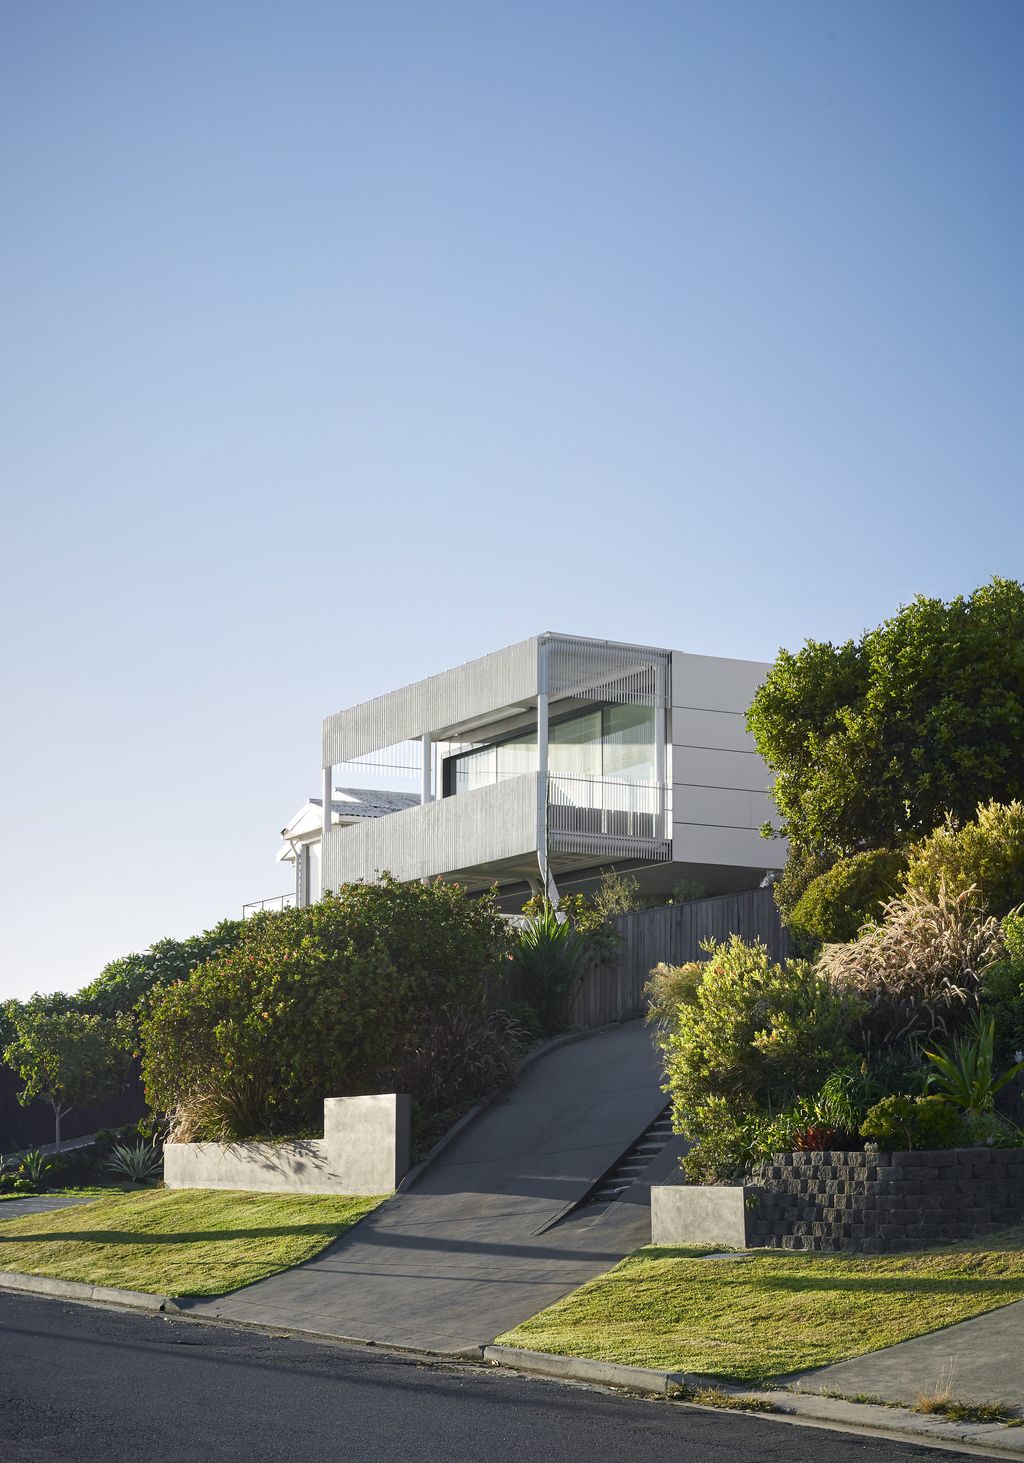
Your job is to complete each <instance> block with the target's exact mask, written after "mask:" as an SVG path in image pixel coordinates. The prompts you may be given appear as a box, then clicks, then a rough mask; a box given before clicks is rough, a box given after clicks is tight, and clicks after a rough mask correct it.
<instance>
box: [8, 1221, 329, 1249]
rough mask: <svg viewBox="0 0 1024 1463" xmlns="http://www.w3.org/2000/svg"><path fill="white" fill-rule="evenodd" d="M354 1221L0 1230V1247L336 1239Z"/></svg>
mask: <svg viewBox="0 0 1024 1463" xmlns="http://www.w3.org/2000/svg"><path fill="white" fill-rule="evenodd" d="M355 1222H356V1221H355V1220H351V1221H346V1222H345V1223H344V1224H285V1225H279V1226H278V1225H274V1226H269V1225H268V1226H267V1227H266V1228H263V1229H208V1230H202V1229H192V1230H186V1229H181V1230H174V1231H173V1232H171V1233H166V1232H163V1231H157V1232H155V1233H152V1234H146V1233H145V1232H143V1233H135V1232H133V1231H131V1230H125V1229H60V1230H52V1229H51V1230H44V1231H43V1232H42V1233H39V1234H4V1233H2V1231H0V1250H2V1249H3V1247H4V1245H39V1244H47V1243H53V1244H63V1243H64V1242H65V1241H66V1240H80V1241H81V1242H82V1243H83V1244H100V1245H192V1244H199V1243H202V1242H205V1241H209V1240H239V1239H257V1240H258V1239H288V1238H295V1239H303V1238H307V1237H312V1238H316V1239H337V1238H339V1237H340V1236H341V1235H343V1234H345V1233H346V1232H347V1231H348V1230H349V1229H351V1228H352V1225H353V1224H354V1223H355Z"/></svg>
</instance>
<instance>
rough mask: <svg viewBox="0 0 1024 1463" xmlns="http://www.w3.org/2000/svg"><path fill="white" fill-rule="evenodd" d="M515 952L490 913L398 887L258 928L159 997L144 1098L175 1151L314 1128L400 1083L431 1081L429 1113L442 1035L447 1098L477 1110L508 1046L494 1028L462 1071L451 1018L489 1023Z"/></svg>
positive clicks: (444, 890) (448, 890)
mask: <svg viewBox="0 0 1024 1463" xmlns="http://www.w3.org/2000/svg"><path fill="white" fill-rule="evenodd" d="M508 938H509V937H508V932H507V926H506V924H505V922H504V921H503V920H502V919H501V917H500V915H499V914H498V913H497V912H496V910H495V907H494V904H493V902H492V901H491V900H490V899H489V898H486V897H485V898H482V899H469V898H468V897H467V896H466V895H465V893H464V892H463V891H462V890H461V889H460V888H458V887H457V886H455V885H451V884H444V883H442V882H440V881H438V882H435V883H432V884H429V885H423V884H400V883H398V882H397V881H396V880H394V879H391V878H390V877H388V876H384V877H383V878H382V879H381V880H380V882H379V883H374V884H350V885H346V886H344V887H343V888H342V889H341V890H340V891H339V892H338V894H336V895H331V894H328V895H327V896H325V898H324V899H323V900H322V901H321V902H320V903H319V904H314V905H310V906H308V907H306V908H302V909H286V910H281V911H279V912H275V913H265V914H260V915H257V916H255V917H254V918H253V919H251V920H248V921H246V923H245V926H244V928H243V929H242V931H241V934H240V936H239V939H238V942H237V944H236V945H235V946H234V948H233V949H231V950H229V951H227V952H225V953H224V954H222V955H219V956H216V957H214V958H213V959H211V960H208V961H206V962H205V963H204V964H202V965H200V966H199V967H198V968H197V969H196V970H195V971H194V972H193V973H192V975H191V976H190V977H189V978H188V979H187V980H184V981H179V982H177V983H176V984H174V985H170V986H167V987H165V988H164V989H162V990H160V991H158V992H157V993H156V994H155V995H154V997H153V1001H152V1005H151V1007H150V1009H149V1012H148V1014H147V1015H146V1017H145V1019H144V1021H143V1026H142V1040H143V1047H144V1061H143V1076H144V1079H145V1083H146V1094H147V1098H148V1100H149V1101H150V1103H151V1104H152V1105H153V1106H154V1107H156V1108H158V1109H159V1110H161V1111H164V1112H166V1113H168V1114H169V1116H170V1118H171V1124H172V1129H171V1136H172V1137H173V1138H174V1139H176V1140H178V1141H185V1140H188V1139H197V1138H219V1139H229V1138H245V1137H250V1136H252V1135H253V1134H256V1133H267V1132H275V1131H276V1132H285V1131H299V1130H302V1129H303V1128H306V1129H308V1128H310V1127H313V1128H316V1127H318V1126H319V1124H320V1122H321V1120H322V1113H323V1099H324V1097H326V1096H332V1097H343V1096H347V1095H351V1094H355V1093H363V1092H365V1093H371V1092H380V1091H394V1090H396V1083H397V1081H398V1079H399V1076H401V1077H403V1078H406V1077H407V1078H409V1079H411V1081H415V1080H419V1078H417V1073H418V1074H420V1077H421V1078H422V1085H423V1086H424V1089H425V1090H424V1093H423V1094H422V1095H423V1097H424V1098H425V1099H426V1100H427V1101H428V1102H429V1101H430V1100H432V1099H431V1097H430V1094H429V1092H427V1091H426V1088H427V1087H428V1086H429V1084H430V1081H431V1080H432V1079H431V1077H430V1072H431V1061H430V1054H429V1052H425V1051H424V1041H427V1042H429V1040H430V1039H431V1033H433V1035H434V1037H436V1040H437V1042H438V1043H440V1045H441V1046H443V1047H444V1066H445V1070H446V1071H447V1072H448V1073H450V1090H449V1092H448V1093H447V1094H446V1095H447V1097H448V1098H449V1099H450V1101H452V1102H455V1101H458V1100H459V1099H460V1098H461V1097H462V1096H463V1095H466V1096H468V1098H469V1100H472V1099H473V1098H474V1097H476V1096H479V1095H482V1094H481V1093H480V1092H479V1091H478V1090H474V1089H475V1088H476V1087H478V1086H479V1082H480V1080H484V1081H489V1080H490V1078H491V1075H492V1074H493V1071H494V1070H495V1065H496V1066H497V1067H498V1068H500V1067H501V1065H502V1059H501V1057H500V1055H499V1056H496V1055H495V1051H494V1046H495V1042H497V1043H498V1044H499V1045H500V1044H501V1041H502V1040H504V1041H505V1042H506V1043H507V1042H508V1041H510V1040H511V1033H509V1032H507V1031H506V1032H505V1034H504V1036H501V1035H500V1034H499V1033H497V1032H496V1030H495V1029H493V1028H492V1029H491V1030H490V1032H489V1033H488V1034H487V1035H485V1036H482V1037H480V1039H479V1040H477V1042H476V1050H477V1051H478V1052H479V1053H480V1054H481V1055H480V1060H475V1061H474V1062H467V1063H465V1064H463V1065H462V1066H459V1065H457V1064H452V1063H451V1062H450V1060H449V1058H448V1052H449V1049H450V1047H451V1028H452V1021H453V1019H454V1018H453V1015H452V1013H454V1012H458V1013H461V1014H462V1015H463V1016H464V1017H472V1018H474V1019H476V1020H478V1021H479V1022H486V1019H487V1018H486V1014H485V1008H486V1002H487V995H488V989H489V984H490V982H491V981H492V980H493V979H494V978H495V977H496V975H497V972H498V969H499V967H500V964H501V962H502V960H503V958H505V957H506V955H507V950H508ZM442 1012H447V1013H448V1014H447V1016H446V1017H445V1018H444V1019H440V1013H442ZM413 1051H415V1052H416V1053H418V1055H417V1057H416V1060H415V1061H410V1060H409V1059H408V1054H409V1053H410V1052H413ZM485 1054H486V1061H485V1060H484V1055H485ZM439 1055H440V1054H439ZM485 1068H486V1074H485V1076H484V1077H483V1079H481V1078H480V1075H479V1074H480V1072H481V1071H482V1070H484V1069H485ZM405 1090H408V1089H405ZM411 1095H412V1097H413V1098H414V1099H416V1100H417V1101H419V1100H420V1098H421V1093H420V1092H417V1091H412V1093H411Z"/></svg>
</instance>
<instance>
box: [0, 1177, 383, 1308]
mask: <svg viewBox="0 0 1024 1463" xmlns="http://www.w3.org/2000/svg"><path fill="white" fill-rule="evenodd" d="M379 1203H380V1198H379V1197H378V1198H347V1197H344V1196H340V1195H333V1194H332V1195H299V1194H283V1195H270V1194H239V1193H234V1192H230V1191H220V1190H207V1189H201V1190H196V1189H189V1190H178V1191H170V1190H167V1189H146V1190H139V1191H136V1192H134V1193H119V1194H116V1195H111V1196H110V1197H109V1198H101V1199H97V1200H96V1202H95V1203H92V1204H82V1205H76V1206H75V1207H73V1208H67V1209H60V1210H56V1211H53V1212H51V1213H47V1214H28V1215H23V1216H21V1217H20V1218H16V1219H9V1220H6V1219H3V1217H2V1210H0V1270H14V1271H18V1272H20V1273H22V1274H27V1275H48V1276H53V1277H55V1278H56V1279H59V1280H78V1281H82V1282H84V1283H85V1284H90V1285H108V1286H116V1287H119V1288H121V1289H125V1290H142V1291H147V1292H149V1293H150V1294H156V1295H222V1294H223V1293H224V1292H225V1291H229V1290H237V1289H238V1288H239V1287H240V1286H243V1285H251V1284H252V1283H253V1281H256V1280H263V1279H264V1278H265V1277H266V1276H268V1275H273V1274H275V1273H276V1272H277V1271H279V1270H286V1269H288V1268H289V1267H290V1266H292V1265H298V1264H301V1263H302V1261H304V1260H309V1259H312V1257H313V1256H314V1255H316V1254H318V1253H319V1252H320V1250H322V1249H324V1248H325V1247H326V1246H327V1245H329V1244H330V1243H331V1241H332V1240H335V1239H337V1238H338V1236H339V1235H342V1234H344V1233H345V1231H346V1230H348V1229H350V1228H351V1227H352V1225H353V1224H355V1223H356V1222H357V1221H358V1220H360V1219H362V1218H363V1216H364V1215H366V1214H368V1213H369V1212H370V1211H371V1210H372V1209H374V1208H376V1206H377V1205H378V1204H379Z"/></svg>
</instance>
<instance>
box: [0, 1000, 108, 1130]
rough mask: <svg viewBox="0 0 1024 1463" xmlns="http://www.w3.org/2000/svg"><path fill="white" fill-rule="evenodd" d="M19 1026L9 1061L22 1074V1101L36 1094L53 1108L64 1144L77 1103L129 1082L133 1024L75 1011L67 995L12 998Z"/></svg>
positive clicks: (9, 1009) (10, 1012)
mask: <svg viewBox="0 0 1024 1463" xmlns="http://www.w3.org/2000/svg"><path fill="white" fill-rule="evenodd" d="M5 1010H6V1014H7V1016H8V1019H9V1021H10V1024H11V1027H12V1028H13V1031H14V1037H13V1040H11V1041H10V1042H9V1043H8V1045H7V1046H6V1047H5V1049H4V1054H3V1057H4V1061H5V1062H6V1063H7V1065H8V1066H9V1067H12V1068H13V1069H14V1071H15V1072H16V1073H17V1074H18V1076H19V1078H20V1079H21V1083H22V1089H21V1091H20V1092H19V1093H18V1101H19V1102H20V1103H21V1104H22V1106H27V1105H28V1103H30V1102H33V1101H34V1100H35V1099H36V1098H40V1099H42V1101H44V1102H48V1103H49V1104H50V1106H51V1108H52V1109H53V1120H54V1135H53V1136H54V1144H55V1146H56V1148H57V1149H58V1151H59V1149H60V1126H61V1120H62V1119H63V1118H65V1117H66V1116H67V1114H68V1113H69V1112H70V1111H71V1109H72V1108H73V1107H78V1106H80V1105H81V1104H82V1103H85V1102H94V1101H96V1099H97V1098H100V1097H103V1096H105V1094H106V1093H108V1092H109V1091H111V1089H112V1088H114V1087H116V1086H118V1084H119V1083H121V1082H123V1081H124V1079H125V1076H126V1075H127V1071H128V1063H129V1060H130V1054H131V1040H132V1031H131V1024H130V1022H129V1021H128V1020H127V1018H125V1017H124V1016H119V1017H115V1018H113V1019H108V1018H106V1017H103V1016H93V1015H89V1014H88V1013H87V1012H85V1011H78V1010H75V1009H74V1007H73V1006H72V1005H71V1004H70V1002H68V1000H67V999H66V998H63V999H62V998H57V999H56V1000H54V999H53V998H51V997H45V996H34V997H33V998H32V999H31V1000H30V1001H26V1002H25V1003H24V1004H21V1003H19V1002H16V1001H9V1002H8V1003H7V1005H6V1008H5Z"/></svg>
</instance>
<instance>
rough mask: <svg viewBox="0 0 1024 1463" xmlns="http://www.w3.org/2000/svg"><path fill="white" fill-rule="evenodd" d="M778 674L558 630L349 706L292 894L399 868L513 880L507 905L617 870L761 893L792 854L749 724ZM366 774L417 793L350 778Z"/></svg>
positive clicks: (326, 765) (298, 818)
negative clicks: (779, 828)
mask: <svg viewBox="0 0 1024 1463" xmlns="http://www.w3.org/2000/svg"><path fill="white" fill-rule="evenodd" d="M767 669H768V667H767V666H766V665H764V664H761V663H760V662H756V661H745V660H726V659H721V658H719V657H715V656H707V655H692V654H688V653H686V652H684V651H678V650H664V649H657V648H655V647H652V646H646V645H627V644H619V643H616V642H613V641H608V640H593V639H586V638H584V637H582V636H577V635H556V634H543V635H535V636H532V637H531V638H530V639H529V640H522V641H520V642H519V643H518V644H516V645H510V646H507V647H506V648H505V649H504V650H496V651H494V652H493V653H492V654H490V655H484V656H481V657H480V658H479V659H478V660H472V661H469V662H468V663H467V664H465V665H461V666H457V667H455V668H454V669H452V670H446V671H442V672H441V673H440V674H439V675H434V676H429V677H428V678H427V679H426V680H423V681H417V682H415V683H414V684H412V685H409V686H403V687H401V688H400V689H399V690H395V691H389V692H387V693H386V694H385V695H383V696H378V697H376V698H375V699H374V700H372V701H367V702H363V703H362V704H361V705H358V706H352V707H349V708H348V709H347V710H344V711H338V712H336V713H335V714H334V715H333V716H328V717H327V718H326V720H325V721H324V724H323V754H322V772H323V776H322V790H321V795H320V797H319V798H311V799H310V800H309V801H308V802H307V803H306V804H304V806H303V807H302V808H300V810H299V811H298V813H297V814H296V815H295V817H294V818H292V820H291V821H290V822H289V823H288V824H287V825H286V827H285V828H284V829H283V836H284V839H285V844H284V847H283V849H282V850H281V853H280V854H279V857H280V858H281V859H282V860H283V861H287V862H290V863H293V864H294V866H295V892H294V902H297V903H299V904H305V903H308V902H310V901H313V900H315V899H317V898H319V896H320V893H321V890H323V889H333V888H337V887H338V886H339V885H340V884H343V883H346V882H348V881H350V880H359V879H363V880H371V879H374V878H376V877H377V875H378V874H380V873H381V872H383V871H385V870H387V871H389V872H390V873H391V874H393V875H394V876H395V877H396V878H398V879H402V880H412V879H432V878H443V879H450V880H453V881H456V882H458V883H460V884H463V885H465V886H466V887H467V888H469V889H471V890H482V889H486V888H489V887H491V886H492V885H497V887H498V892H499V896H500V898H501V901H502V906H503V907H504V908H506V909H509V910H514V909H518V908H519V906H520V905H521V904H522V902H523V900H524V899H525V898H526V897H527V896H528V895H529V893H530V892H531V891H532V890H539V889H543V888H544V886H545V883H546V884H547V886H548V888H549V890H550V892H551V894H552V897H554V898H557V896H558V893H559V891H561V892H562V893H565V892H567V891H570V890H576V889H579V888H583V887H586V886H587V885H588V884H592V883H593V882H595V881H596V880H597V879H598V878H599V877H600V875H601V874H602V873H603V872H605V871H606V870H609V869H616V870H619V871H623V872H626V871H628V872H629V873H630V874H631V875H633V876H634V877H635V878H637V880H638V881H639V883H640V886H641V888H642V889H643V890H644V891H645V892H648V893H658V892H661V893H668V892H669V891H670V890H672V889H673V888H674V887H675V886H677V885H678V884H679V883H680V882H681V881H683V880H686V881H688V882H689V883H690V884H691V885H692V884H698V885H699V886H700V887H701V890H702V891H703V892H705V893H709V894H712V893H719V892H726V891H730V890H735V889H744V888H752V887H754V886H756V885H757V884H758V882H759V881H760V880H761V879H762V878H763V877H764V875H765V873H766V872H769V871H772V870H777V869H781V868H782V867H783V865H784V863H785V860H786V846H785V843H784V842H783V841H782V840H780V839H765V838H763V837H762V836H761V834H760V833H759V831H758V830H759V828H760V826H761V825H762V824H764V823H765V822H768V821H770V820H772V818H773V817H774V816H775V808H774V805H773V803H772V801H771V796H770V776H769V773H768V769H767V767H766V766H765V764H764V762H763V761H762V760H761V758H760V757H759V756H758V755H757V753H756V751H755V750H754V746H753V741H752V739H751V737H750V734H749V733H748V732H747V729H746V720H745V714H746V710H747V707H748V706H749V705H750V702H751V699H752V697H753V695H754V692H755V690H756V689H757V686H758V685H759V684H760V682H761V681H762V679H763V678H764V675H765V673H766V671H767ZM336 778H339V779H340V780H342V781H344V782H345V783H346V785H345V786H339V785H337V783H336V781H335V779H336ZM366 778H370V779H371V780H373V779H374V778H376V780H378V781H386V782H388V783H392V784H393V783H394V782H395V780H396V779H401V778H407V779H415V781H414V783H413V784H412V785H413V786H414V787H416V788H417V791H412V790H411V788H410V790H408V791H405V792H396V791H393V790H390V789H384V788H379V789H374V788H370V787H365V786H358V785H353V786H349V785H347V784H348V783H350V782H351V783H356V784H358V783H361V782H362V781H363V780H364V779H366ZM285 899H286V901H287V902H289V903H291V902H292V896H291V895H289V896H285Z"/></svg>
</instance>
